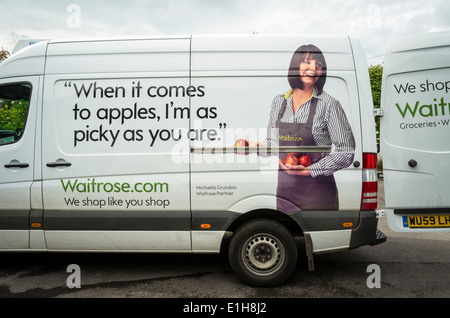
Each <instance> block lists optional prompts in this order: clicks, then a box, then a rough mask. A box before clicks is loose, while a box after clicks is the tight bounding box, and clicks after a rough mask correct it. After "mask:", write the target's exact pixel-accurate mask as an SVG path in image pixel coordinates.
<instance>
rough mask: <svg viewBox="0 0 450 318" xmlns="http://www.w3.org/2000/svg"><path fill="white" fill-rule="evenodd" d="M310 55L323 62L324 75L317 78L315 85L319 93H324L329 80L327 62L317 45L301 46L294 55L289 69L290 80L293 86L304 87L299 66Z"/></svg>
mask: <svg viewBox="0 0 450 318" xmlns="http://www.w3.org/2000/svg"><path fill="white" fill-rule="evenodd" d="M307 57H310V58H311V59H313V60H317V61H319V62H321V63H322V76H320V78H319V79H318V80H317V82H316V84H315V87H316V88H317V94H318V95H320V94H322V91H323V87H324V85H325V82H326V80H327V62H326V61H325V57H324V56H323V53H322V51H321V50H320V49H319V48H318V47H317V46H315V45H312V44H308V45H302V46H300V47H299V48H298V49H297V50H296V51H295V52H294V55H292V59H291V64H290V65H289V71H288V82H289V85H291V88H300V89H303V82H302V81H301V80H300V75H299V73H298V72H299V67H300V62H301V61H303V60H304V59H305V58H307Z"/></svg>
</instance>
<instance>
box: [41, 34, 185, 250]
mask: <svg viewBox="0 0 450 318" xmlns="http://www.w3.org/2000/svg"><path fill="white" fill-rule="evenodd" d="M189 48H190V41H189V39H155V40H137V41H132V40H130V41H98V42H95V41H94V42H87V43H86V42H74V43H61V42H55V43H50V44H49V49H48V58H47V64H46V65H47V68H46V81H45V88H44V100H45V103H44V111H43V116H44V118H43V145H42V147H43V149H44V151H43V153H42V161H43V171H42V173H43V204H44V209H45V212H44V223H45V230H46V239H47V244H48V248H49V250H86V249H93V250H114V249H117V250H146V251H161V250H166V249H167V251H189V250H190V249H191V239H190V222H191V214H190V203H189V160H188V156H189V146H188V142H187V137H186V134H187V131H188V129H189V117H188V111H189V97H190V94H194V93H193V91H192V88H190V82H189ZM175 108H176V109H177V111H174V109H175ZM186 158H187V160H186ZM80 237H83V238H85V239H83V240H80V239H79V238H80ZM162 241H164V244H160V243H161V242H162Z"/></svg>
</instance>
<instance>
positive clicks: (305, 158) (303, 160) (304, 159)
mask: <svg viewBox="0 0 450 318" xmlns="http://www.w3.org/2000/svg"><path fill="white" fill-rule="evenodd" d="M298 163H299V164H300V165H302V166H305V167H308V166H309V165H310V164H311V157H310V156H308V155H304V156H301V157H300V158H298Z"/></svg>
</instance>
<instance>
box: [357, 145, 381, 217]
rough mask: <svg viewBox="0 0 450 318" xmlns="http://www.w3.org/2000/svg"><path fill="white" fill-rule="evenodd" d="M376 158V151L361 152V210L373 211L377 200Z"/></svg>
mask: <svg viewBox="0 0 450 318" xmlns="http://www.w3.org/2000/svg"><path fill="white" fill-rule="evenodd" d="M377 168H378V160H377V154H376V153H363V170H362V181H363V183H362V194H361V211H375V210H376V209H377V201H378V172H377Z"/></svg>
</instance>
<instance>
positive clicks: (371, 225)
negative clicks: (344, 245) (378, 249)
mask: <svg viewBox="0 0 450 318" xmlns="http://www.w3.org/2000/svg"><path fill="white" fill-rule="evenodd" d="M377 227H378V216H377V213H376V212H375V211H361V212H360V222H359V224H358V227H356V228H355V229H353V230H352V233H351V237H350V246H349V249H353V248H357V247H360V246H364V245H371V246H373V245H378V244H381V243H384V242H386V239H387V237H386V235H385V234H384V233H383V232H381V231H380V230H379V229H378V228H377Z"/></svg>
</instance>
